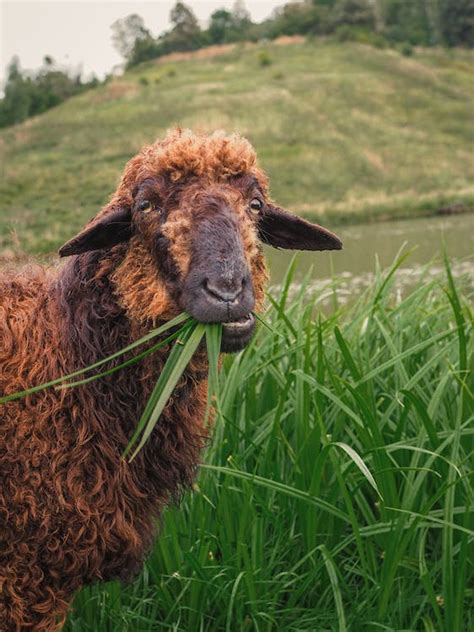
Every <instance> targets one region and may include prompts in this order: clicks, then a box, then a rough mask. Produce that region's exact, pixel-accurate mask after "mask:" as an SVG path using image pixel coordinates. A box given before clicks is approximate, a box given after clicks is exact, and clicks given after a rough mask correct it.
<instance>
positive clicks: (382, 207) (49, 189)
mask: <svg viewBox="0 0 474 632" xmlns="http://www.w3.org/2000/svg"><path fill="white" fill-rule="evenodd" d="M262 50H263V48H262V47H255V46H254V47H237V48H235V49H234V50H233V51H230V52H227V53H226V54H225V55H220V56H215V57H209V58H204V59H192V60H187V61H174V62H171V61H169V60H168V61H161V62H159V63H158V62H156V63H149V64H148V65H146V66H143V67H141V68H137V69H135V70H134V71H133V72H129V73H127V74H125V75H124V76H123V77H121V78H117V79H114V80H113V81H111V82H110V83H108V84H107V85H105V86H102V87H100V88H98V89H96V90H93V91H90V92H87V93H85V94H83V95H81V96H78V97H76V98H73V99H71V100H70V101H68V102H66V103H64V104H62V105H61V106H59V107H57V108H55V109H53V110H50V111H49V112H47V113H45V114H43V115H41V116H39V117H37V118H34V119H30V120H28V121H26V122H25V123H23V124H21V125H18V126H16V127H12V128H7V129H4V130H2V131H1V133H0V151H1V162H2V178H1V182H0V256H3V257H7V258H9V257H12V256H13V255H14V254H15V253H18V252H27V253H39V252H51V251H53V250H55V249H56V248H57V247H58V245H59V244H60V243H61V242H62V241H64V240H65V239H66V238H67V237H69V236H70V235H71V234H73V233H74V232H75V231H76V230H77V229H78V227H79V226H80V225H81V224H83V223H84V222H85V221H86V220H87V219H89V218H90V217H91V216H92V215H94V214H95V213H96V211H97V210H98V208H99V207H100V206H101V205H102V204H104V202H105V201H106V200H107V198H108V195H109V194H110V192H111V191H112V190H113V188H114V187H115V185H116V183H117V180H118V177H119V175H120V173H121V170H122V168H123V165H124V163H125V161H126V160H127V159H128V158H129V157H130V156H132V155H133V154H134V153H135V152H136V151H137V150H138V148H139V147H140V146H141V145H142V144H144V143H147V142H151V141H153V140H154V139H155V138H156V137H157V136H159V135H161V134H163V133H164V131H165V130H166V129H167V128H169V127H170V126H173V125H175V124H179V125H181V126H184V127H192V128H200V129H204V130H214V129H215V128H224V129H226V130H229V131H233V130H238V131H240V132H242V133H243V134H245V135H246V136H248V137H249V138H250V139H251V141H252V142H253V143H254V145H255V146H256V148H257V150H258V153H259V156H260V159H261V163H262V164H263V166H264V167H265V168H266V169H267V170H268V172H269V174H270V176H271V183H272V192H273V194H274V197H275V198H276V199H277V200H278V201H280V202H281V203H283V204H285V205H287V206H289V207H290V208H292V209H293V210H295V211H298V212H302V213H305V214H307V215H310V216H315V215H325V216H327V218H326V222H327V223H329V224H334V223H336V222H338V221H358V220H363V219H372V218H374V217H379V218H387V217H401V216H413V215H417V214H418V215H419V214H425V213H430V212H434V211H435V210H436V209H437V208H439V207H440V206H443V205H446V204H451V203H457V202H461V203H463V204H464V205H466V206H467V207H472V206H473V204H474V185H473V180H472V176H473V174H474V156H473V152H472V140H473V136H472V105H473V99H472V97H473V87H474V81H473V75H472V63H473V61H474V53H473V52H472V51H461V50H454V51H450V52H446V51H441V50H436V49H430V50H417V51H416V53H415V56H414V57H404V56H402V55H401V54H400V53H398V52H397V51H395V50H388V49H387V50H379V49H376V48H372V47H369V46H365V45H361V44H344V45H341V44H336V43H330V42H322V41H315V42H308V43H292V44H289V45H286V46H281V45H280V46H279V45H276V44H268V45H267V46H265V47H264V50H265V51H267V57H266V59H267V61H270V62H271V63H270V64H269V65H265V66H263V65H262V63H261V62H262V59H264V60H265V57H264V58H262Z"/></svg>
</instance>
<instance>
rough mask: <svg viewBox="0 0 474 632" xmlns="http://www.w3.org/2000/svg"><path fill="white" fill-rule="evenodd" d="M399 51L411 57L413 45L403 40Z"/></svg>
mask: <svg viewBox="0 0 474 632" xmlns="http://www.w3.org/2000/svg"><path fill="white" fill-rule="evenodd" d="M400 52H401V54H402V55H404V56H405V57H411V56H412V55H413V53H414V49H413V46H412V45H411V44H410V43H409V42H404V43H403V44H402V45H401V46H400Z"/></svg>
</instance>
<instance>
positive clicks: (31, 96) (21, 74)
mask: <svg viewBox="0 0 474 632" xmlns="http://www.w3.org/2000/svg"><path fill="white" fill-rule="evenodd" d="M98 84H99V80H98V79H97V78H94V79H91V80H90V81H83V80H82V78H81V74H80V73H73V72H72V71H70V70H63V69H61V68H59V67H58V66H56V64H55V62H54V60H53V59H52V57H49V56H48V55H47V56H46V57H45V58H44V60H43V65H42V66H41V68H40V69H39V70H37V71H35V72H27V71H24V70H22V69H21V67H20V60H19V59H18V57H14V58H13V59H12V61H11V62H10V64H9V66H8V69H7V79H6V82H5V85H4V88H3V89H4V96H3V98H2V99H1V100H0V127H6V126H7V125H14V124H15V123H20V122H21V121H23V120H25V119H26V118H28V117H29V116H35V115H36V114H41V112H45V111H46V110H49V109H50V108H52V107H54V106H55V105H59V103H62V102H63V101H65V100H66V99H69V97H72V96H74V95H75V94H79V93H80V92H84V91H85V90H88V89H89V88H94V87H95V86H96V85H98Z"/></svg>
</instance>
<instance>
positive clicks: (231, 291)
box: [203, 279, 244, 303]
mask: <svg viewBox="0 0 474 632" xmlns="http://www.w3.org/2000/svg"><path fill="white" fill-rule="evenodd" d="M243 286H244V284H243V282H241V284H240V287H239V288H238V289H236V288H228V287H225V288H224V287H220V286H218V285H217V284H216V283H213V282H212V281H210V280H209V279H206V280H205V281H204V283H203V287H204V290H205V291H206V292H207V293H208V294H210V295H211V296H212V297H213V298H216V299H217V300H218V301H225V302H226V303H233V302H235V301H236V300H237V299H238V298H239V296H240V295H241V294H242V291H243Z"/></svg>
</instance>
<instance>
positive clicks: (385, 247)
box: [266, 213, 474, 302]
mask: <svg viewBox="0 0 474 632" xmlns="http://www.w3.org/2000/svg"><path fill="white" fill-rule="evenodd" d="M335 232H336V233H337V235H338V236H339V237H340V238H341V239H342V241H343V244H344V247H343V250H341V251H338V252H301V253H299V254H298V262H297V270H296V273H295V280H296V281H298V280H300V279H301V278H302V277H303V276H304V275H305V274H307V273H308V271H311V278H312V279H313V282H312V287H313V288H314V289H315V290H318V289H321V288H324V287H325V286H326V287H327V285H328V279H329V278H330V277H331V276H332V275H335V276H336V277H338V278H339V280H340V284H339V285H340V290H339V298H340V299H341V300H342V301H343V302H344V300H347V299H349V298H350V296H352V295H353V294H354V293H358V292H359V291H360V290H363V289H364V288H366V287H368V286H369V285H370V284H371V283H372V282H373V278H374V270H375V262H376V260H377V259H378V261H379V263H380V266H381V267H382V268H386V267H388V266H390V265H391V264H392V263H393V261H394V260H395V258H396V256H397V253H399V251H400V249H401V248H402V247H404V250H403V252H408V251H411V254H410V256H409V257H408V259H407V260H405V261H404V262H403V264H402V266H401V269H400V270H399V273H398V274H397V284H398V286H399V288H400V289H401V290H403V289H405V288H406V287H409V286H410V285H413V284H414V283H415V282H416V280H417V279H418V278H419V277H420V275H421V274H422V272H423V270H424V268H425V267H426V266H427V265H428V264H429V273H431V274H433V275H435V274H437V273H438V272H439V271H440V270H441V269H442V253H443V243H444V244H445V248H446V251H447V253H448V255H449V258H450V260H451V262H452V267H453V273H454V274H455V276H459V275H463V276H464V275H466V276H467V275H471V279H474V214H472V213H466V214H462V215H450V216H438V217H428V218H421V219H412V220H400V221H392V222H379V223H372V224H358V225H355V226H340V227H338V228H337V229H336V230H335ZM266 255H267V260H268V263H269V268H270V285H271V286H273V287H276V286H278V285H279V284H280V283H281V281H282V279H283V277H284V275H285V272H286V269H287V267H288V264H289V263H290V261H291V259H292V256H293V253H292V252H291V251H287V250H275V249H273V248H267V249H266Z"/></svg>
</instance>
